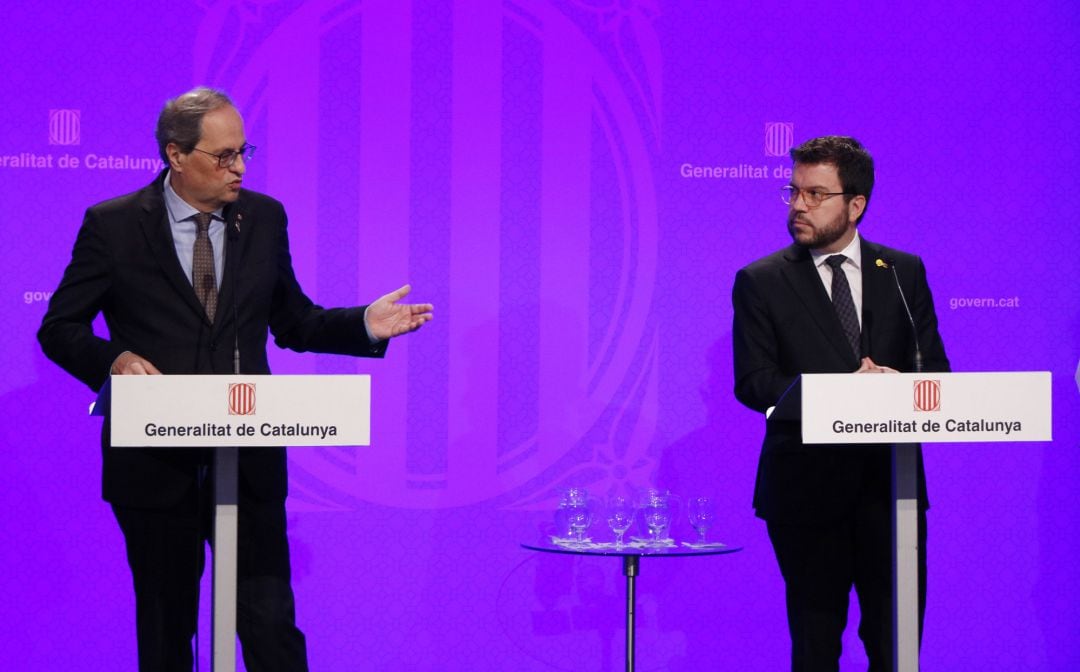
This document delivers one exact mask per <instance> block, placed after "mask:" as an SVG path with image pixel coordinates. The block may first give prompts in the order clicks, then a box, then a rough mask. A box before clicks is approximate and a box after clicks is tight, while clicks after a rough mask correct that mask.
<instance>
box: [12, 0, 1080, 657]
mask: <svg viewBox="0 0 1080 672" xmlns="http://www.w3.org/2000/svg"><path fill="white" fill-rule="evenodd" d="M9 4H11V3H9ZM966 4H967V3H958V5H957V6H955V7H953V6H947V7H935V6H934V5H925V4H923V5H920V6H919V7H918V8H917V9H914V8H913V9H906V8H897V7H892V8H887V7H882V6H874V7H870V6H868V5H866V4H865V3H854V2H851V3H834V4H832V5H823V6H816V7H811V6H795V7H792V6H790V5H788V4H786V3H783V4H781V3H772V2H753V3H750V2H736V3H714V2H700V1H698V0H683V1H681V2H661V1H660V0H636V1H635V0H564V1H544V0H534V1H529V0H519V1H513V0H506V1H496V0H475V1H472V2H465V1H463V0H458V1H456V2H435V1H432V0H423V1H416V2H411V3H410V2H408V1H407V0H368V1H365V2H360V1H359V0H342V1H331V0H324V1H321V2H316V1H312V2H296V1H281V2H274V1H271V0H222V1H213V0H202V1H200V2H175V3H170V4H169V5H168V7H167V8H165V7H166V6H165V5H164V4H160V5H159V3H141V2H133V1H126V2H85V1H82V2H46V3H18V5H14V6H5V16H4V19H3V22H2V23H0V63H3V66H2V68H0V91H2V93H0V100H2V101H3V119H4V121H3V123H2V124H0V157H10V156H19V155H22V154H23V153H28V154H35V155H37V156H39V157H49V156H51V157H52V159H51V161H52V167H51V168H49V167H46V168H31V167H19V166H17V165H15V166H13V165H12V164H13V163H16V164H17V163H19V162H18V161H15V160H13V159H3V158H0V161H2V162H3V165H0V203H2V205H3V210H2V212H3V214H0V224H2V229H0V230H2V231H3V233H4V236H3V241H4V242H3V244H2V245H0V267H2V268H3V269H5V270H4V283H3V284H4V292H3V295H2V296H3V301H2V304H0V305H2V310H3V318H4V321H5V323H6V324H7V327H6V328H5V329H4V330H3V332H2V335H0V345H2V347H0V369H2V370H3V371H4V376H3V377H2V378H0V395H2V403H0V409H2V410H0V413H2V414H3V418H2V423H0V426H2V428H3V429H2V430H0V431H2V432H3V434H2V451H0V461H2V462H0V473H2V474H3V476H2V477H0V478H2V479H3V480H2V487H0V505H2V507H3V510H4V511H5V512H6V515H5V516H4V517H3V521H2V522H0V531H2V539H3V545H2V548H3V551H2V553H3V568H4V571H3V573H2V579H0V582H2V583H0V591H2V594H3V595H4V599H3V600H2V604H3V606H2V607H0V609H2V610H3V612H2V614H3V622H4V623H5V629H4V633H3V635H0V668H3V669H33V670H48V669H71V667H72V665H75V666H76V667H78V669H80V670H86V671H91V670H116V669H132V668H133V667H134V660H135V658H134V656H135V653H134V649H135V637H134V619H133V604H132V603H133V598H132V594H131V587H130V578H129V575H128V571H127V567H126V564H125V559H124V553H123V546H122V539H121V537H120V534H119V531H118V529H117V528H116V525H115V523H114V521H113V519H112V516H111V513H110V511H109V509H108V507H107V505H106V504H104V503H103V502H101V501H100V498H99V470H100V456H99V450H98V421H97V420H96V419H89V418H84V417H83V412H84V409H85V408H86V405H87V404H88V403H89V402H90V401H91V400H92V394H91V393H90V391H89V390H87V389H85V388H83V387H82V386H81V385H80V384H78V383H77V382H75V381H74V380H73V379H71V378H69V377H68V376H67V375H66V374H64V373H63V372H62V371H60V370H59V369H57V368H56V367H55V366H53V365H52V364H51V363H49V362H47V361H46V360H45V359H44V358H43V356H42V355H41V354H40V352H39V350H38V347H37V344H36V341H35V339H34V332H35V331H36V329H37V326H38V324H39V322H40V319H41V316H42V313H43V312H44V310H45V302H44V300H43V299H44V294H43V293H47V292H50V291H51V290H53V289H54V288H55V286H56V284H57V282H58V281H59V278H60V274H61V272H62V269H63V267H64V265H65V264H66V261H67V259H68V256H69V253H70V249H71V245H72V243H73V241H74V237H75V233H76V230H77V227H78V226H79V224H80V221H81V216H82V212H83V210H84V209H85V208H86V207H87V206H88V205H90V204H92V203H94V202H97V201H100V200H103V199H105V198H107V197H111V196H114V195H117V194H120V193H125V192H128V191H131V190H134V189H137V188H139V187H141V186H143V185H144V184H146V183H148V182H149V181H150V180H151V179H152V178H153V176H154V173H153V171H152V170H150V169H149V168H130V169H129V168H122V167H120V168H102V167H100V164H101V159H100V158H99V157H104V156H112V157H132V158H134V159H153V158H155V157H156V148H155V147H154V143H153V138H152V128H153V124H154V121H155V119H156V116H157V113H158V111H159V109H160V106H161V104H162V103H163V102H164V100H165V99H166V98H168V97H171V96H173V95H175V94H177V93H179V92H181V91H184V90H186V89H188V88H190V87H191V86H193V85H196V84H203V83H205V84H210V85H214V86H220V87H223V88H225V89H227V90H228V91H230V92H231V93H232V94H233V96H234V98H235V99H236V101H237V103H238V105H239V107H240V109H241V110H242V112H243V113H244V114H245V118H246V122H247V131H248V139H249V140H250V141H251V142H252V143H253V144H255V145H257V146H258V147H259V151H258V154H257V156H256V160H255V161H254V162H252V164H251V166H250V171H249V179H248V180H247V184H248V186H250V187H252V188H254V189H257V190H260V191H264V192H267V193H270V194H272V195H274V196H275V197H277V198H279V199H281V200H282V201H283V202H284V203H285V205H286V207H287V208H288V210H289V214H290V222H291V226H292V241H293V246H294V247H293V253H294V258H295V264H296V267H297V271H298V274H299V276H300V278H301V281H302V283H303V284H304V287H305V289H306V290H307V291H308V293H309V294H311V295H312V296H313V297H315V298H316V299H317V300H318V301H320V302H321V303H323V304H324V305H341V304H355V303H361V302H367V301H370V300H371V299H372V298H374V297H375V296H377V295H378V294H381V293H383V292H384V291H387V290H389V289H391V288H393V287H396V286H398V285H399V284H401V283H403V282H405V281H409V282H412V283H413V285H414V287H415V288H416V291H415V294H414V296H415V297H416V298H417V299H418V300H424V301H432V302H433V303H435V304H436V313H437V320H436V321H435V322H433V323H432V324H430V325H428V326H427V327H425V328H424V329H423V330H422V331H421V332H419V333H417V334H415V335H412V336H410V337H408V338H406V339H402V340H401V341H398V342H395V343H394V344H393V345H392V347H391V350H390V353H389V356H388V358H387V359H386V360H385V361H356V360H352V359H347V358H338V357H332V356H311V355H296V354H294V353H287V352H281V353H277V352H276V353H274V355H273V363H274V366H275V370H276V371H277V372H296V373H301V372H320V373H354V372H360V373H370V374H372V376H373V378H374V409H373V410H374V413H375V422H374V428H373V443H372V446H371V447H370V448H363V449H295V450H293V451H291V453H290V455H291V465H290V469H291V476H292V482H291V488H292V490H291V492H292V495H291V498H290V500H289V509H290V525H291V542H292V550H293V560H294V567H295V573H296V576H295V582H294V583H295V589H296V592H297V601H298V610H299V613H298V619H299V624H300V626H301V628H302V629H303V630H304V631H305V632H306V634H307V635H308V641H309V647H310V658H311V663H312V668H313V669H316V670H357V669H375V670H506V669H515V670H615V669H621V664H622V663H621V655H622V654H621V651H622V637H623V632H622V629H621V618H622V615H621V609H622V607H623V583H622V581H623V579H622V576H621V574H620V573H619V567H618V563H617V562H616V561H614V560H606V559H573V558H568V557H560V556H550V557H548V556H537V555H534V554H530V553H529V552H526V551H524V550H521V549H520V548H519V547H518V542H519V541H522V540H530V539H534V538H536V537H537V535H538V534H539V533H540V532H541V531H542V530H544V529H545V528H546V527H549V526H550V521H551V514H550V511H551V510H552V509H553V508H554V505H555V497H556V495H555V492H556V490H557V489H558V488H559V487H563V486H566V485H569V484H578V485H585V486H587V487H588V488H590V490H591V491H592V492H594V493H596V494H606V493H608V492H612V491H615V490H619V489H629V488H633V487H638V486H642V485H645V484H647V483H653V482H659V483H661V484H664V485H667V486H668V487H671V488H672V489H673V490H674V491H676V492H677V493H681V494H684V495H688V494H694V493H712V494H714V495H716V496H717V497H718V499H719V501H720V503H721V507H722V524H721V525H720V527H719V530H718V535H719V536H720V537H721V538H723V539H724V540H726V541H728V542H729V543H734V544H738V545H742V546H745V551H744V552H742V553H739V554H736V555H733V556H726V557H716V558H703V559H694V560H686V561H668V560H646V561H645V562H644V563H643V566H642V574H641V578H640V580H639V590H640V596H639V647H638V650H639V669H641V670H701V669H715V668H716V667H724V666H726V667H727V668H730V669H739V670H777V669H782V668H783V667H784V665H785V661H786V658H787V655H788V653H787V651H788V642H787V630H786V622H785V618H784V610H783V591H782V583H781V581H780V578H779V574H778V571H777V569H776V566H775V563H774V560H773V557H772V551H771V549H770V547H769V544H768V540H767V538H766V535H765V529H764V524H763V523H761V521H759V520H757V519H755V518H754V517H753V512H752V510H751V508H750V498H751V489H752V484H753V479H754V470H755V466H756V460H757V453H758V445H759V442H760V437H761V433H762V430H763V428H762V421H761V419H760V418H759V417H758V416H756V415H755V414H754V413H752V412H750V411H748V410H746V409H744V408H742V407H740V406H739V405H738V404H737V402H736V401H735V400H734V398H733V396H732V394H731V387H732V375H731V354H730V329H731V326H730V325H731V308H730V299H729V292H730V287H731V283H732V280H733V277H734V273H735V271H736V270H737V269H738V268H739V267H741V266H742V265H744V264H746V263H748V262H750V261H751V260H753V259H755V258H757V257H760V256H763V255H764V254H767V253H768V252H771V251H772V250H774V249H776V248H778V247H781V246H783V245H784V244H785V243H786V242H787V234H786V233H785V231H784V219H783V218H784V207H783V205H782V204H781V203H780V200H779V198H778V194H777V190H778V187H779V186H780V185H781V184H784V183H785V180H784V178H783V177H782V176H781V177H774V176H773V175H774V172H773V171H774V170H781V171H782V170H783V168H784V167H786V166H788V165H789V162H788V161H787V159H786V158H784V156H770V155H769V152H770V151H774V152H775V151H776V150H777V149H779V150H780V153H781V154H782V153H783V150H785V149H786V147H787V144H788V143H782V144H781V146H780V147H776V146H775V145H770V144H768V143H767V137H772V138H779V140H781V141H783V140H785V133H784V131H786V130H787V129H790V130H791V131H792V139H794V140H795V141H801V140H804V139H806V138H809V137H812V136H815V135H820V134H825V133H844V134H851V135H854V136H856V137H858V138H860V139H861V140H862V141H863V142H864V143H865V144H866V145H867V146H868V148H869V149H870V150H871V152H872V153H873V154H874V156H875V157H876V160H877V176H878V188H877V190H876V191H875V194H874V198H873V202H872V204H871V207H870V209H869V212H868V215H867V217H866V219H865V221H864V223H863V225H862V227H861V229H862V231H863V235H865V236H866V237H867V238H869V239H871V240H874V241H877V242H882V243H885V244H888V245H893V246H896V247H899V248H902V249H908V250H911V251H914V252H917V253H919V254H921V255H923V257H924V259H925V261H926V265H927V268H928V272H929V275H930V281H931V284H932V286H933V288H934V291H935V297H936V303H937V309H938V316H939V318H940V321H941V332H942V334H943V336H944V338H945V342H946V346H947V348H948V352H949V355H950V357H951V359H952V362H953V367H954V369H955V370H958V371H978V370H1051V371H1052V372H1053V375H1054V411H1055V413H1054V416H1055V420H1054V439H1055V440H1054V442H1053V443H1050V444H1012V445H1008V444H953V445H939V446H934V447H932V448H928V449H927V458H926V469H927V475H928V479H929V487H930V493H931V499H932V502H933V508H932V510H931V511H930V536H929V563H930V576H929V606H928V609H927V615H926V634H925V638H924V645H923V664H924V669H927V670H959V669H980V670H1065V669H1080V644H1078V643H1077V639H1076V633H1077V631H1078V628H1080V579H1078V578H1077V572H1076V570H1075V559H1076V557H1078V554H1080V548H1078V538H1080V535H1078V532H1077V519H1078V514H1080V498H1078V497H1077V496H1076V494H1075V493H1076V484H1077V480H1078V479H1077V477H1078V476H1080V455H1078V453H1077V451H1076V448H1077V446H1078V439H1080V423H1078V422H1077V420H1076V418H1077V407H1078V404H1077V389H1076V385H1075V384H1074V382H1073V374H1074V371H1075V368H1076V364H1077V358H1078V348H1077V344H1078V343H1080V319H1078V315H1080V312H1078V307H1080V292H1078V291H1077V290H1076V278H1077V277H1080V268H1078V267H1080V256H1078V255H1077V253H1076V249H1075V248H1076V246H1077V242H1080V241H1078V236H1077V233H1076V231H1077V229H1076V224H1075V211H1076V197H1075V195H1076V194H1077V193H1078V191H1080V184H1078V179H1077V168H1076V166H1077V165H1078V158H1080V157H1078V149H1080V138H1078V134H1077V124H1076V113H1077V109H1078V107H1077V102H1078V100H1077V93H1078V89H1080V86H1078V84H1080V82H1078V61H1080V57H1078V56H1077V54H1078V53H1080V51H1078V45H1077V36H1078V34H1080V33H1078V27H1080V26H1078V24H1080V14H1078V12H1077V10H1076V6H1075V4H1074V3H1072V2H1065V1H1062V2H1032V3H1024V6H1023V7H1022V8H1020V7H1017V6H1015V5H1014V3H1006V2H998V3H990V4H986V3H980V4H978V5H975V4H972V5H971V6H970V7H966V6H965V5H966ZM53 110H75V111H77V112H78V120H77V121H78V123H77V125H76V124H73V123H71V120H72V117H73V116H74V115H73V113H70V112H60V113H58V114H53V113H51V111H53ZM50 119H54V120H55V121H56V122H57V123H55V124H51V123H50ZM64 120H67V122H68V123H66V124H64V123H60V122H62V121H64ZM776 124H780V125H779V126H777V125H776ZM767 128H772V129H773V130H774V131H777V130H779V131H781V132H780V133H779V135H771V136H767V133H766V129H767ZM64 156H68V157H75V158H78V159H79V160H80V165H79V166H78V167H61V166H60V165H59V162H60V159H61V157H64ZM88 161H89V165H87V162H88ZM684 164H691V165H693V166H739V165H740V164H747V165H752V166H764V167H765V168H766V169H767V171H768V173H769V177H767V178H764V179H755V178H749V177H747V178H738V177H734V178H733V177H724V178H692V177H683V176H682V174H681V167H682V166H683V165H684ZM983 297H984V298H1009V297H1017V299H1018V307H1013V308H1004V307H993V308H991V307H982V308H973V307H966V308H965V307H960V303H961V301H960V300H961V299H967V298H983ZM951 305H955V306H956V308H955V309H954V308H951ZM595 527H596V529H595V530H594V533H595V534H596V535H603V534H606V531H604V530H602V529H601V528H602V523H600V524H598V525H596V526H595ZM677 532H678V533H681V534H686V533H688V530H686V526H685V525H683V527H682V529H681V530H677ZM204 583H205V582H204ZM204 602H205V599H204ZM852 611H853V613H852V621H851V623H852V627H851V628H849V630H850V632H849V634H848V638H847V639H846V641H845V652H844V657H843V669H845V670H856V669H860V668H862V669H865V667H864V666H865V663H864V662H863V656H862V651H861V644H860V643H859V642H858V641H857V639H856V638H855V636H854V630H855V628H854V623H855V622H856V619H857V615H856V611H857V609H856V608H855V606H854V605H853V609H852ZM208 625H209V619H208V618H204V619H203V621H202V631H203V649H202V652H201V656H200V657H201V658H202V659H203V660H204V661H205V659H206V657H207V651H208V649H209V636H208V635H207V634H206V633H207V629H208ZM204 669H208V667H206V666H205V664H204Z"/></svg>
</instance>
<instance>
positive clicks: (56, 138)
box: [49, 110, 82, 145]
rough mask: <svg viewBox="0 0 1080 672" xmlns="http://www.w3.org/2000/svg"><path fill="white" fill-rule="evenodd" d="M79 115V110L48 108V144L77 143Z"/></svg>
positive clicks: (79, 131)
mask: <svg viewBox="0 0 1080 672" xmlns="http://www.w3.org/2000/svg"><path fill="white" fill-rule="evenodd" d="M81 115H82V111H81V110H49V144H50V145H77V144H79V140H80V137H79V136H80V133H81V124H82V119H81Z"/></svg>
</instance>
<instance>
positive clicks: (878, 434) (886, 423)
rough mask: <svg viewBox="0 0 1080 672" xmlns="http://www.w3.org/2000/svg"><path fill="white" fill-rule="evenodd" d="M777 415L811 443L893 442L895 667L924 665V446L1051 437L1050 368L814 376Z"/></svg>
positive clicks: (909, 670)
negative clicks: (920, 459)
mask: <svg viewBox="0 0 1080 672" xmlns="http://www.w3.org/2000/svg"><path fill="white" fill-rule="evenodd" d="M1078 376H1080V374H1078ZM767 417H768V421H769V422H781V421H801V423H802V438H803V443H805V444H853V443H860V444H892V456H893V488H892V490H893V493H892V494H893V531H894V537H893V628H894V629H893V633H894V634H893V638H894V639H893V643H894V649H893V650H894V654H895V656H896V660H895V669H896V670H897V672H917V671H918V669H919V565H918V496H917V493H916V484H917V481H916V475H917V473H918V472H917V456H918V446H919V444H920V443H963V442H1017V441H1050V440H1051V386H1050V372H1049V371H1032V372H1009V373H901V374H880V375H879V374H870V373H867V374H858V375H852V374H850V373H823V374H805V375H803V376H801V377H799V378H797V379H796V380H795V382H794V383H792V385H791V386H790V387H789V388H788V389H787V391H786V392H785V393H784V395H783V396H782V397H781V398H780V401H778V402H777V404H776V406H775V407H774V408H773V409H772V410H771V412H769V413H768V414H767Z"/></svg>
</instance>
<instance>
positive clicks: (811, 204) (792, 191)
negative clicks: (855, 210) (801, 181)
mask: <svg viewBox="0 0 1080 672" xmlns="http://www.w3.org/2000/svg"><path fill="white" fill-rule="evenodd" d="M799 194H802V197H803V203H805V204H806V207H807V209H812V208H816V207H818V206H819V205H821V204H822V203H823V202H824V201H825V199H828V198H832V197H833V196H851V195H852V194H851V192H848V191H823V190H821V189H800V188H799V187H796V186H793V185H790V184H789V185H786V186H783V187H780V200H781V201H783V202H784V205H791V204H792V203H794V202H795V201H797V200H799Z"/></svg>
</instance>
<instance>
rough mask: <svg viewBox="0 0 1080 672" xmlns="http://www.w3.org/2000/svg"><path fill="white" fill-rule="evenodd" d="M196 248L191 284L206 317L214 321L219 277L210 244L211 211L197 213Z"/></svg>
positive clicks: (192, 258)
mask: <svg viewBox="0 0 1080 672" xmlns="http://www.w3.org/2000/svg"><path fill="white" fill-rule="evenodd" d="M194 219H195V250H194V253H193V254H192V256H191V284H192V286H193V287H194V288H195V296H197V297H199V303H201V304H202V305H203V308H204V309H206V317H207V318H209V320H210V321H211V322H213V321H214V313H215V312H216V311H217V279H216V277H215V275H214V246H213V245H211V244H210V213H207V212H200V213H199V214H197V215H195V217H194Z"/></svg>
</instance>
